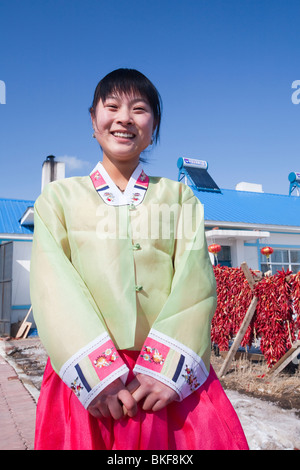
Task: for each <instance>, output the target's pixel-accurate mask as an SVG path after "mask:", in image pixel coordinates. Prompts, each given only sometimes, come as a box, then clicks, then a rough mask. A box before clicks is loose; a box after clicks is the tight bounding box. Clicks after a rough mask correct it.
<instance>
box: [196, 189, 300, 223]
mask: <svg viewBox="0 0 300 470" xmlns="http://www.w3.org/2000/svg"><path fill="white" fill-rule="evenodd" d="M192 189H193V188H192ZM193 191H194V194H195V195H196V196H197V197H198V199H199V200H200V201H201V202H202V204H203V205H204V218H205V220H206V221H209V220H212V221H220V222H229V223H230V222H232V223H233V225H234V223H245V224H260V225H264V226H266V225H279V226H282V225H286V226H291V227H300V197H299V196H287V195H281V194H270V193H258V192H257V193H256V192H252V191H251V192H250V191H237V190H233V189H221V192H220V193H216V192H208V191H197V190H195V189H193Z"/></svg>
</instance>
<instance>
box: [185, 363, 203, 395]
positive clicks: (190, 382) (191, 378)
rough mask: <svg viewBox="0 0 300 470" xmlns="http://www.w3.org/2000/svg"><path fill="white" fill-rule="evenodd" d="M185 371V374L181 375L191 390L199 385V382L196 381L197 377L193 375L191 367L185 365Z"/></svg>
mask: <svg viewBox="0 0 300 470" xmlns="http://www.w3.org/2000/svg"><path fill="white" fill-rule="evenodd" d="M185 371H186V374H184V375H182V377H184V379H185V381H186V383H187V384H188V385H189V386H190V389H191V391H192V392H193V391H194V390H196V388H198V387H199V386H200V384H199V383H198V382H197V377H196V376H195V374H194V371H193V369H190V368H189V367H188V366H186V368H185Z"/></svg>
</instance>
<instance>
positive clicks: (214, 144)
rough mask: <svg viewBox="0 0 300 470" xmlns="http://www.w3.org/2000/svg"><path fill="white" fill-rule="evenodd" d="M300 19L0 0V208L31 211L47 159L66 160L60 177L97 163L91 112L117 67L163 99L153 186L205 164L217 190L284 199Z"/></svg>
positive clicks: (213, 5) (232, 1) (225, 8)
mask: <svg viewBox="0 0 300 470" xmlns="http://www.w3.org/2000/svg"><path fill="white" fill-rule="evenodd" d="M299 18H300V2H299V0H269V1H268V0H260V1H258V0H223V1H220V0H128V1H124V0H106V1H103V0H85V1H84V0H1V1H0V24H1V26H0V47H1V54H0V80H2V81H3V82H4V83H5V86H6V104H0V161H1V166H0V197H7V198H16V199H35V198H36V197H37V196H38V195H39V193H40V186H41V168H42V163H43V161H44V159H45V157H46V156H47V155H50V154H53V155H55V156H56V157H57V159H60V157H65V158H66V160H67V161H68V162H69V163H68V164H67V176H73V175H81V174H82V175H83V174H88V173H89V172H90V171H91V169H92V168H93V167H94V166H95V165H96V163H97V161H98V160H101V152H100V149H99V146H98V144H97V143H96V141H95V139H93V138H92V126H91V123H90V117H89V113H88V107H89V106H90V104H91V101H92V96H93V92H94V89H95V87H96V85H97V83H98V81H99V80H100V79H101V78H102V77H103V76H104V75H105V74H106V73H108V72H110V71H111V70H113V69H115V68H118V67H132V68H137V69H139V70H140V71H141V72H143V73H145V74H146V75H147V76H148V77H149V78H150V79H151V80H152V81H153V83H154V84H155V85H156V86H157V88H158V90H159V91H160V94H161V96H162V100H163V123H162V128H161V141H160V144H159V145H158V146H157V147H155V148H154V150H152V151H151V152H149V153H148V155H147V158H148V161H149V163H148V164H147V166H146V171H147V172H148V173H149V174H152V175H161V176H166V177H169V178H171V179H177V166H176V163H177V159H178V158H179V157H182V156H186V157H190V158H199V159H202V160H207V161H208V165H209V172H210V174H211V175H212V177H213V178H214V179H215V181H216V182H217V184H218V185H219V186H220V187H221V188H228V189H234V188H235V185H236V184H237V183H238V182H240V181H246V182H252V183H260V184H262V185H263V189H264V191H265V192H271V193H278V194H288V190H289V182H288V174H289V173H290V172H291V171H300V104H294V103H293V102H292V99H291V97H292V93H293V92H294V91H295V90H293V89H292V83H293V82H294V81H295V80H300V67H299V54H300V50H299V44H300V28H299ZM299 97H300V94H299ZM0 99H1V94H0Z"/></svg>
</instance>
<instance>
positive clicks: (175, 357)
mask: <svg viewBox="0 0 300 470" xmlns="http://www.w3.org/2000/svg"><path fill="white" fill-rule="evenodd" d="M133 372H134V373H135V374H137V373H142V374H146V375H151V376H152V377H154V378H155V379H157V380H160V381H161V382H163V383H165V384H166V385H168V386H169V387H171V388H173V389H174V390H175V391H176V392H177V393H178V395H179V397H180V401H181V400H183V399H184V398H185V397H187V396H188V395H190V394H191V393H192V392H193V391H194V390H196V389H197V388H199V387H200V386H201V385H202V384H203V383H204V382H205V380H206V379H207V377H208V371H207V369H206V367H205V364H204V362H203V360H202V359H201V357H199V356H198V355H197V354H196V353H195V352H194V351H192V350H191V349H189V348H188V347H187V346H185V345H183V344H182V343H179V342H178V341H176V340H174V339H173V338H170V337H169V336H166V335H164V334H163V333H160V332H159V331H156V330H154V329H151V330H150V333H149V335H148V337H147V339H146V341H145V343H144V346H143V348H142V351H141V353H140V355H139V357H138V360H137V362H136V364H135V367H134V369H133Z"/></svg>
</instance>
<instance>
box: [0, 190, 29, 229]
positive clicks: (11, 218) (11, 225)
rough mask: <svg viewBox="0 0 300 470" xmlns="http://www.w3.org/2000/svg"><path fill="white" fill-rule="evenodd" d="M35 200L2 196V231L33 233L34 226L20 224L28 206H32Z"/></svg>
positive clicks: (0, 202)
mask: <svg viewBox="0 0 300 470" xmlns="http://www.w3.org/2000/svg"><path fill="white" fill-rule="evenodd" d="M33 205H34V201H24V200H18V199H2V198H0V233H7V234H20V235H26V234H32V233H33V226H24V225H21V224H20V219H21V217H22V215H23V214H24V212H25V211H26V209H27V208H28V207H32V206H33Z"/></svg>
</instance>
